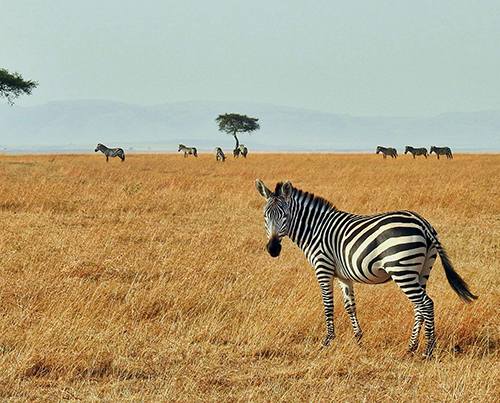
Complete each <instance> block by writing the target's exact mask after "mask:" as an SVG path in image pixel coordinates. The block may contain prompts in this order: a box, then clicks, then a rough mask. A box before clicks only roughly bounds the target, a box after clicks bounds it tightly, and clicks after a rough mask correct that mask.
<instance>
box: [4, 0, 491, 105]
mask: <svg viewBox="0 0 500 403" xmlns="http://www.w3.org/2000/svg"><path fill="white" fill-rule="evenodd" d="M0 38H1V44H0V66H3V67H6V68H8V69H10V70H15V71H19V72H21V73H22V74H23V75H24V76H25V77H27V78H30V79H36V80H38V81H39V82H40V87H39V88H38V89H36V90H35V92H34V94H33V95H32V96H31V97H23V98H21V99H20V100H19V101H18V104H20V105H32V104H40V103H45V102H48V101H52V100H62V99H75V98H102V99H113V100H119V101H124V102H131V103H138V104H156V103H165V102H177V101H189V100H218V101H232V100H235V101H252V102H266V103H273V104H283V105H290V106H297V107H305V108H311V109H319V110H324V111H329V112H339V113H349V114H353V115H431V114H438V113H442V112H449V111H477V110H484V109H497V110H498V109H500V1H498V0H492V1H481V0H477V1H473V0H470V1H459V0H449V1H445V0H439V1H435V0H434V1H422V0H419V1H415V0H408V1H406V0H394V1H382V0H373V1H331V0H329V1H319V0H315V1H293V0H282V1H272V0H252V1H236V0H214V1H201V0H200V1H189V0H178V1H165V0H162V1H160V0H142V1H130V0H85V1H80V0H50V1H49V0H45V1H44V0H31V1H27V0H0Z"/></svg>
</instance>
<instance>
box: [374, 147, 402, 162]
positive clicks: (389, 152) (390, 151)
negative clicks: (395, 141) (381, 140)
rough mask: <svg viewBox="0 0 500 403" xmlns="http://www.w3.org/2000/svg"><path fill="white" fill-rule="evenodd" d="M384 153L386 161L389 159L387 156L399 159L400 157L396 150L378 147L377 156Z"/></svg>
mask: <svg viewBox="0 0 500 403" xmlns="http://www.w3.org/2000/svg"><path fill="white" fill-rule="evenodd" d="M378 153H382V155H383V156H384V159H386V158H387V156H389V157H392V158H397V157H398V151H397V150H396V149H395V148H392V147H382V146H378V147H377V152H376V153H375V154H378Z"/></svg>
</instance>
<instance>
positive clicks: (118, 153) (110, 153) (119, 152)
mask: <svg viewBox="0 0 500 403" xmlns="http://www.w3.org/2000/svg"><path fill="white" fill-rule="evenodd" d="M94 151H95V152H97V151H100V152H102V153H103V154H104V155H105V156H106V162H108V161H109V157H112V158H114V157H118V158H120V159H121V160H122V162H123V161H125V152H124V151H123V149H122V148H109V147H106V146H105V145H104V144H101V143H99V144H97V146H96V148H95V150H94Z"/></svg>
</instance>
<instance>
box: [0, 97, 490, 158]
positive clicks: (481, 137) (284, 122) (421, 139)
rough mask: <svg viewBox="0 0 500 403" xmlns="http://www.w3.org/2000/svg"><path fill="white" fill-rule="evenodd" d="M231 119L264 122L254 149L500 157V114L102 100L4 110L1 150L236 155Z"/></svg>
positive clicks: (248, 139) (0, 112)
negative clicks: (407, 149) (440, 150)
mask: <svg viewBox="0 0 500 403" xmlns="http://www.w3.org/2000/svg"><path fill="white" fill-rule="evenodd" d="M226 112H236V113H244V114H247V115H250V116H255V117H258V118H259V119H260V123H261V130H259V131H257V132H255V133H254V134H252V135H246V134H243V135H241V136H240V140H241V142H242V143H244V144H246V145H247V146H248V147H249V149H250V150H261V151H368V150H369V151H371V150H373V149H374V148H375V147H376V146H377V145H379V144H380V145H391V146H395V147H397V148H398V149H401V148H404V146H405V145H406V144H409V145H414V146H426V147H429V146H430V145H449V146H451V147H453V148H454V149H455V150H457V151H500V111H481V112H463V113H459V112H456V113H445V114H441V115H437V116H432V117H417V118H415V117H359V116H350V115H344V114H334V113H326V112H319V111H314V110H307V109H300V108H291V107H285V106H277V105H269V104H260V103H242V102H236V103H229V102H209V101H193V102H180V103H169V104H162V105H154V106H139V105H132V104H126V103H120V102H113V101H103V100H79V101H61V102H50V103H47V104H44V105H39V106H31V107H21V106H13V107H10V106H8V105H5V104H2V105H0V150H2V149H3V150H10V151H90V150H93V148H94V147H95V144H97V143H98V142H100V143H104V144H106V145H109V146H121V147H123V148H124V149H125V150H130V149H133V150H137V151H148V150H151V151H154V150H158V151H177V144H179V143H184V144H187V145H195V146H197V147H198V148H199V149H200V150H205V149H210V150H212V149H213V148H214V147H215V146H222V147H223V148H224V149H232V148H233V144H234V141H233V138H232V137H231V136H229V135H227V134H222V133H220V132H218V130H217V125H216V123H215V118H216V117H217V115H219V114H221V113H226Z"/></svg>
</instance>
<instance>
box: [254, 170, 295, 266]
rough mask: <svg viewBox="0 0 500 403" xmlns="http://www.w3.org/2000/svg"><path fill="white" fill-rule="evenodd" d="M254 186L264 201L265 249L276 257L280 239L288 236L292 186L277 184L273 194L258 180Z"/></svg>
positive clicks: (278, 251) (278, 252) (289, 184)
mask: <svg viewBox="0 0 500 403" xmlns="http://www.w3.org/2000/svg"><path fill="white" fill-rule="evenodd" d="M255 186H256V187H257V191H258V192H259V193H260V194H261V195H262V197H264V198H265V199H266V205H265V206H264V226H265V228H266V233H267V238H268V242H267V245H266V248H267V251H268V252H269V254H270V255H271V256H272V257H278V256H279V254H280V252H281V239H282V238H283V237H284V236H286V235H287V234H288V226H289V223H290V197H291V195H292V184H291V183H290V182H285V183H281V182H279V183H277V184H276V188H275V190H274V192H271V191H270V190H269V189H268V188H267V187H266V185H265V184H264V182H262V181H261V180H260V179H257V180H256V181H255Z"/></svg>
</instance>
